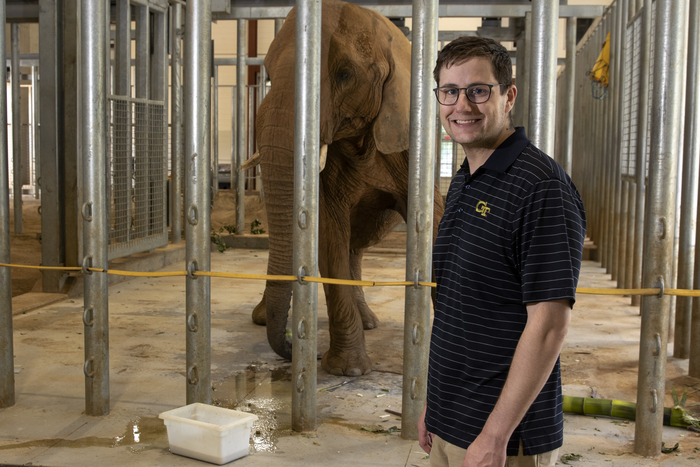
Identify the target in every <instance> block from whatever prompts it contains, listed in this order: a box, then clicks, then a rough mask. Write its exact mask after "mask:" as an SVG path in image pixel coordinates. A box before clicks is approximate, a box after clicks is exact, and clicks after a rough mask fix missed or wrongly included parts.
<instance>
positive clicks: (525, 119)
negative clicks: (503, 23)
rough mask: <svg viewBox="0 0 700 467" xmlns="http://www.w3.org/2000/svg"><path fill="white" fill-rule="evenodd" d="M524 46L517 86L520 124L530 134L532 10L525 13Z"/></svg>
mask: <svg viewBox="0 0 700 467" xmlns="http://www.w3.org/2000/svg"><path fill="white" fill-rule="evenodd" d="M523 38H524V40H525V44H524V48H525V51H524V53H523V58H524V61H523V66H524V70H523V82H522V86H521V87H520V88H519V91H520V93H521V94H522V97H521V98H520V100H521V101H522V106H523V110H522V112H523V113H522V125H523V126H524V127H525V132H526V133H527V134H528V135H530V134H531V128H530V124H529V120H530V86H531V84H530V83H531V80H532V72H531V71H532V43H533V42H532V38H533V34H532V12H531V11H528V12H526V13H525V32H524V37H523Z"/></svg>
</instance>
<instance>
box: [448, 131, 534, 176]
mask: <svg viewBox="0 0 700 467" xmlns="http://www.w3.org/2000/svg"><path fill="white" fill-rule="evenodd" d="M528 144H530V140H529V139H527V136H526V135H525V128H524V127H521V126H519V127H517V128H515V133H513V134H512V135H510V136H509V137H508V138H506V140H505V141H503V142H502V143H501V145H500V146H498V147H497V148H496V150H495V151H493V154H491V155H490V156H489V158H488V159H487V160H486V162H485V163H484V165H482V166H481V167H480V169H482V168H483V169H485V170H491V171H494V172H498V173H504V172H505V171H506V170H508V167H510V166H511V165H512V164H513V162H515V160H516V159H517V158H518V156H519V155H520V153H521V152H523V149H525V147H526V146H527V145H528ZM462 168H464V170H466V171H467V172H468V171H469V164H468V163H467V159H466V157H465V158H464V162H463V163H462Z"/></svg>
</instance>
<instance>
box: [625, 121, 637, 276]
mask: <svg viewBox="0 0 700 467" xmlns="http://www.w3.org/2000/svg"><path fill="white" fill-rule="evenodd" d="M630 123H631V122H630ZM629 157H630V158H631V157H632V153H630V155H629ZM636 198H637V184H636V183H635V182H630V183H629V186H628V194H627V231H626V232H627V238H626V239H625V256H624V258H625V283H624V285H623V287H624V288H625V289H631V288H632V281H633V277H634V231H635V222H636V221H635V219H636V216H637V214H636V212H635V205H636Z"/></svg>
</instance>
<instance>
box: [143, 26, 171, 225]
mask: <svg viewBox="0 0 700 467" xmlns="http://www.w3.org/2000/svg"><path fill="white" fill-rule="evenodd" d="M165 23H166V15H165V13H159V12H155V13H154V14H153V31H151V34H150V35H151V38H152V46H151V50H152V52H151V63H150V65H149V69H150V71H149V73H148V75H149V78H150V87H151V88H150V92H149V96H150V99H152V100H154V101H158V102H163V108H162V110H161V111H157V110H156V109H155V107H153V106H151V105H149V106H148V109H149V111H148V118H149V121H150V125H151V127H156V126H157V125H159V126H160V127H161V129H162V130H163V133H161V134H162V137H161V140H160V142H159V143H158V142H156V141H153V142H151V143H149V146H150V147H149V154H148V193H149V195H148V198H149V199H148V211H149V213H148V226H149V228H148V230H149V232H148V234H149V235H167V232H168V225H167V222H165V220H166V219H167V218H168V211H167V210H168V206H167V203H166V202H165V199H166V196H167V190H168V187H167V185H166V183H165V180H167V179H168V163H167V160H166V158H167V152H168V136H167V135H168V116H167V115H168V114H167V103H168V73H167V69H168V53H167V47H168V46H167V44H168V36H167V34H168V32H167V31H168V28H167V26H166V24H165ZM161 200H162V201H161ZM161 202H162V205H161V207H160V209H158V206H159V204H160V203H161ZM161 219H162V220H163V222H162V223H160V220H161ZM159 224H160V225H162V227H161V228H160V229H158V228H157V226H158V225H159Z"/></svg>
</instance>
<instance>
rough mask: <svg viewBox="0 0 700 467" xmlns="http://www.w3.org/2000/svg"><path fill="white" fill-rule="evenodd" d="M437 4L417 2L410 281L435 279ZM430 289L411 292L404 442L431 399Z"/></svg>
mask: <svg viewBox="0 0 700 467" xmlns="http://www.w3.org/2000/svg"><path fill="white" fill-rule="evenodd" d="M437 10H438V1H437V0H432V1H428V0H414V1H413V47H412V51H411V113H410V115H411V122H410V128H411V137H410V141H409V149H408V157H409V161H408V186H409V188H408V193H409V195H408V216H407V217H408V218H407V222H406V223H407V225H408V226H410V228H408V229H407V235H408V236H407V237H406V280H410V281H416V283H417V281H427V280H430V278H431V275H432V240H433V194H434V184H435V181H434V176H433V174H434V172H433V165H434V157H435V139H434V138H435V132H434V131H425V129H426V128H431V127H432V125H433V122H434V121H435V104H434V102H433V95H432V91H431V88H432V87H433V84H434V82H433V77H432V70H433V66H434V64H435V59H436V55H437V54H436V50H437V47H436V42H437V30H438V14H437ZM430 294H431V291H430V288H428V287H424V286H414V287H407V288H406V312H405V315H404V341H403V348H404V351H403V355H404V358H403V406H402V407H403V409H402V413H403V431H402V432H401V437H402V438H404V439H417V438H418V419H419V418H420V414H421V412H422V411H423V406H424V404H425V398H426V395H427V386H426V381H427V374H428V352H429V340H430V339H429V335H430Z"/></svg>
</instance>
